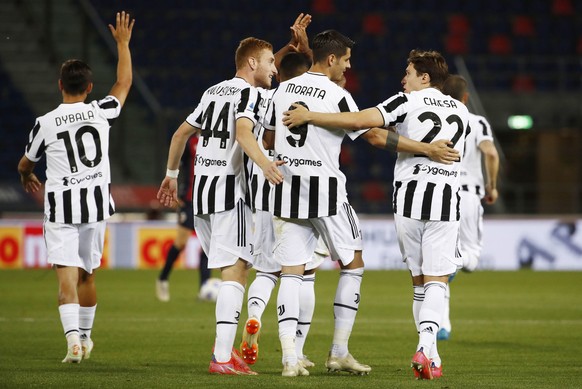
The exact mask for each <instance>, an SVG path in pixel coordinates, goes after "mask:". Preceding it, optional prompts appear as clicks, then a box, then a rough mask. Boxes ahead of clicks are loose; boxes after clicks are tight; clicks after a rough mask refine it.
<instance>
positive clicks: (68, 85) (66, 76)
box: [60, 59, 93, 96]
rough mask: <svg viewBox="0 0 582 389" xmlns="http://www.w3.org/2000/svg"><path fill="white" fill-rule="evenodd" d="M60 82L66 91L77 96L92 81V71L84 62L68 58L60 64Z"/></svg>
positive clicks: (83, 91)
mask: <svg viewBox="0 0 582 389" xmlns="http://www.w3.org/2000/svg"><path fill="white" fill-rule="evenodd" d="M60 78H61V83H62V85H63V89H64V90H65V92H66V93H68V94H70V95H73V96H78V95H82V94H83V93H85V91H86V90H87V88H88V87H89V84H90V83H92V82H93V71H92V70H91V68H90V67H89V65H87V64H86V63H85V62H83V61H80V60H78V59H69V60H67V61H65V62H63V64H62V65H61V74H60Z"/></svg>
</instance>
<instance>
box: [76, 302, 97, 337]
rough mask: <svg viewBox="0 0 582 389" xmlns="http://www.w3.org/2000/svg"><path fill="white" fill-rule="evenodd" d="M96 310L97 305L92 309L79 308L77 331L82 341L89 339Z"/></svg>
mask: <svg viewBox="0 0 582 389" xmlns="http://www.w3.org/2000/svg"><path fill="white" fill-rule="evenodd" d="M96 309H97V304H95V305H94V306H92V307H79V331H80V332H81V338H82V339H83V338H89V339H90V338H91V330H92V329H93V321H94V320H95V311H96Z"/></svg>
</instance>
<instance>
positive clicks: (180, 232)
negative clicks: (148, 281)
mask: <svg viewBox="0 0 582 389" xmlns="http://www.w3.org/2000/svg"><path fill="white" fill-rule="evenodd" d="M197 145H198V134H194V135H192V136H191V137H190V138H188V142H187V143H186V147H185V148H184V154H182V158H181V160H180V170H181V171H182V175H181V180H180V184H179V185H178V190H179V195H178V197H179V200H178V203H177V204H176V205H177V207H178V212H177V214H178V226H177V227H176V238H175V239H174V242H173V243H172V247H170V249H169V250H168V253H167V255H166V261H165V263H164V267H163V268H162V271H161V272H160V275H159V276H158V279H157V280H156V296H157V298H158V300H160V301H163V302H167V301H170V282H169V277H170V273H171V272H172V268H173V266H174V263H175V262H176V260H177V259H178V257H179V255H180V253H181V252H182V251H183V250H184V248H185V247H186V244H187V243H188V239H190V236H192V231H194V212H193V209H192V187H193V184H194V165H195V158H196V146H197ZM198 271H199V274H200V283H199V289H200V288H201V287H202V285H203V284H204V283H205V282H206V280H208V279H209V278H210V269H208V257H207V256H206V253H205V252H204V250H202V249H201V250H200V262H199V265H198ZM198 297H199V298H200V297H201V296H198Z"/></svg>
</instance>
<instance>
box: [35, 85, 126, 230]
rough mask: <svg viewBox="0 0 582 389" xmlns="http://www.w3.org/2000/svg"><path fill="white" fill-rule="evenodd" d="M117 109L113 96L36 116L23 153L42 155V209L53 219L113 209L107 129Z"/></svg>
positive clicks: (72, 219)
mask: <svg viewBox="0 0 582 389" xmlns="http://www.w3.org/2000/svg"><path fill="white" fill-rule="evenodd" d="M120 112H121V104H120V103H119V100H117V98H115V97H114V96H107V97H105V98H104V99H103V100H100V101H92V102H91V103H89V104H86V103H84V102H79V103H73V104H65V103H63V104H61V105H59V106H58V107H57V108H56V109H55V110H53V111H51V112H49V113H47V114H46V115H44V116H41V117H39V118H37V119H36V124H35V126H34V128H33V129H32V131H31V132H30V135H29V142H28V144H27V145H26V149H25V155H26V157H27V158H28V159H29V160H31V161H33V162H37V161H38V160H40V158H41V157H42V155H43V154H44V155H46V165H47V169H46V183H45V195H44V210H45V217H46V219H47V220H49V221H51V222H55V223H68V224H79V223H92V222H96V221H101V220H105V219H107V218H108V217H109V216H111V215H113V214H114V213H115V205H114V203H113V198H112V197H111V193H110V184H111V173H110V168H109V130H110V128H111V125H112V124H113V122H114V121H115V119H116V118H117V117H118V116H119V113H120Z"/></svg>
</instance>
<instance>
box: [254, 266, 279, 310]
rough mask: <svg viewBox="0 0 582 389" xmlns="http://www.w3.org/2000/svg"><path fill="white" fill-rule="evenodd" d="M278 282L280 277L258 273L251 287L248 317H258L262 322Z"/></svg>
mask: <svg viewBox="0 0 582 389" xmlns="http://www.w3.org/2000/svg"><path fill="white" fill-rule="evenodd" d="M278 280H279V279H278V277H277V276H275V275H273V274H269V273H261V272H257V276H256V278H255V280H254V281H253V283H252V284H251V286H250V287H249V292H248V302H247V308H248V317H256V318H257V319H259V321H261V317H262V316H263V312H264V311H265V307H266V306H267V304H268V302H269V299H270V298H271V293H272V292H273V289H274V288H275V285H277V281H278Z"/></svg>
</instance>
